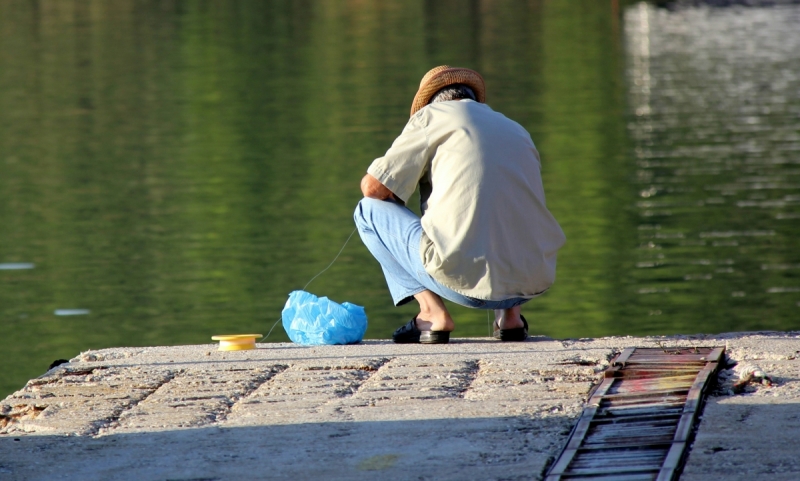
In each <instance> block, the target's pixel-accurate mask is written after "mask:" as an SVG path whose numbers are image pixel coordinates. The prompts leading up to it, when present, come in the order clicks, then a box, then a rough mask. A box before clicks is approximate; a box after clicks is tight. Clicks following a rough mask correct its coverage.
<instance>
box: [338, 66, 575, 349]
mask: <svg viewBox="0 0 800 481" xmlns="http://www.w3.org/2000/svg"><path fill="white" fill-rule="evenodd" d="M485 91H486V88H485V85H484V81H483V78H482V77H481V76H480V74H478V73H477V72H475V71H473V70H470V69H465V68H453V67H449V66H446V65H445V66H440V67H436V68H434V69H432V70H431V71H429V72H428V73H427V74H425V76H424V77H423V78H422V81H421V82H420V86H419V90H418V91H417V94H416V96H415V97H414V101H413V103H412V105H411V119H410V120H409V121H408V124H406V126H405V128H404V129H403V132H402V133H401V134H400V136H399V137H398V138H397V139H396V140H395V141H394V143H393V144H392V146H391V148H389V150H388V151H387V152H386V155H384V156H383V157H380V158H378V159H375V161H373V162H372V165H370V166H369V169H368V170H367V174H366V175H365V176H364V178H363V180H362V181H361V190H362V193H363V194H364V199H362V200H361V201H360V202H359V204H358V207H357V208H356V212H355V216H354V217H355V222H356V226H357V227H358V231H359V234H360V235H361V239H362V241H363V242H364V244H365V245H366V246H367V248H368V249H369V250H370V252H371V253H372V255H373V256H375V258H376V259H377V260H378V262H379V263H380V264H381V267H382V268H383V273H384V275H385V276H386V282H387V284H388V286H389V291H390V293H391V295H392V299H393V300H394V304H395V305H396V306H400V305H402V304H405V303H407V302H409V301H410V300H411V299H412V298H413V299H415V300H416V301H417V302H418V303H419V314H417V315H416V316H414V318H412V319H411V320H410V321H409V322H408V323H407V324H406V325H404V326H402V327H400V328H399V329H397V330H396V331H395V332H394V335H393V336H392V337H393V339H394V341H395V342H397V343H418V342H422V343H430V344H439V343H446V342H448V341H449V339H450V332H452V331H453V330H454V329H455V322H454V321H453V319H452V317H451V316H450V313H449V312H448V310H447V308H446V307H445V305H444V303H443V302H442V298H444V299H448V300H450V301H452V302H454V303H456V304H460V305H462V306H466V307H470V308H477V309H493V310H494V313H495V316H494V317H495V321H494V337H496V338H498V339H500V340H502V341H523V340H525V339H526V338H527V335H528V323H527V320H526V319H525V318H524V317H523V316H522V315H521V313H520V306H521V305H522V304H523V303H525V302H527V301H529V300H531V299H532V298H534V297H536V296H538V295H540V294H542V293H543V292H545V291H546V290H547V289H548V288H549V287H550V286H551V285H552V284H553V282H554V280H555V274H556V253H557V252H558V249H559V248H561V246H562V245H563V244H564V242H565V237H564V233H563V232H562V230H561V228H560V227H559V225H558V223H557V222H556V220H555V218H553V216H552V215H551V214H550V212H549V211H548V210H547V207H546V206H545V196H544V189H543V187H542V178H541V174H540V162H539V153H538V151H537V150H536V147H535V146H534V144H533V141H532V140H531V137H530V135H529V134H528V132H527V131H526V130H525V129H524V128H522V126H520V125H519V124H518V123H516V122H514V121H512V120H510V119H508V118H507V117H505V116H504V115H502V114H500V113H498V112H495V111H494V110H492V109H491V108H490V107H489V106H488V105H486V104H485ZM417 186H419V190H420V197H421V204H422V205H421V211H422V218H419V217H417V216H416V214H414V213H413V212H411V211H410V210H409V209H408V208H406V207H405V203H406V202H407V201H408V199H409V197H410V196H411V195H412V194H413V192H414V190H415V189H416V188H417Z"/></svg>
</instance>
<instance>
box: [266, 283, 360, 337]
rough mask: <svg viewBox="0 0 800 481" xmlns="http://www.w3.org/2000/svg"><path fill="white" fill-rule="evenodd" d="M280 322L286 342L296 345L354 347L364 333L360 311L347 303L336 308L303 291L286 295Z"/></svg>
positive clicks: (355, 306) (326, 300) (331, 303)
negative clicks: (348, 345)
mask: <svg viewBox="0 0 800 481" xmlns="http://www.w3.org/2000/svg"><path fill="white" fill-rule="evenodd" d="M281 318H282V319H283V328H284V329H285V330H286V334H288V335H289V339H291V340H292V342H296V343H297V344H305V345H310V346H315V345H319V344H355V343H357V342H361V340H362V339H364V333H365V332H367V314H366V313H365V312H364V308H363V307H361V306H357V305H355V304H350V303H349V302H345V303H343V304H337V303H335V302H333V301H331V300H330V299H328V298H327V297H317V296H315V295H314V294H311V293H310V292H306V291H294V292H292V293H291V294H289V300H288V301H286V305H285V306H284V307H283V312H282V313H281Z"/></svg>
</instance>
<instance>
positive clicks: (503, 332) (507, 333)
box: [494, 314, 528, 342]
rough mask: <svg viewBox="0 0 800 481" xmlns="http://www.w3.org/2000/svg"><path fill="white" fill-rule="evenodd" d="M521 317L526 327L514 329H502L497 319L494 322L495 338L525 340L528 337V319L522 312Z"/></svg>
mask: <svg viewBox="0 0 800 481" xmlns="http://www.w3.org/2000/svg"><path fill="white" fill-rule="evenodd" d="M519 317H520V319H522V323H523V324H524V325H525V327H515V328H514V329H500V328H499V326H498V325H497V321H495V323H494V338H495V339H500V340H501V341H516V342H519V341H524V340H525V339H527V338H528V321H526V320H525V317H523V316H522V314H520V316H519Z"/></svg>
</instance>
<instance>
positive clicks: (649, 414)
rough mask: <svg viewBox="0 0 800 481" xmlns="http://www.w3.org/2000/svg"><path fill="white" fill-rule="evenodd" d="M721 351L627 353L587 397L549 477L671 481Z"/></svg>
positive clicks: (556, 479) (639, 350)
mask: <svg viewBox="0 0 800 481" xmlns="http://www.w3.org/2000/svg"><path fill="white" fill-rule="evenodd" d="M724 352H725V349H724V348H721V347H719V348H708V347H705V348H675V349H657V348H655V349H654V348H629V349H626V350H624V351H623V352H621V353H620V354H619V356H617V358H616V359H615V360H614V361H613V362H612V364H611V367H609V368H608V369H607V370H606V372H605V376H604V378H603V382H601V383H600V385H599V386H597V389H596V390H595V391H594V393H592V394H591V395H590V397H589V401H588V402H587V405H586V408H584V410H583V414H582V415H581V417H580V419H578V423H577V424H576V425H575V428H574V429H573V430H572V434H571V435H570V438H569V441H568V442H567V445H566V447H565V448H564V450H563V451H562V452H561V455H560V456H559V457H558V459H556V461H555V463H554V464H553V466H552V467H551V468H550V471H549V472H548V473H547V477H546V478H545V479H546V480H547V481H559V480H581V481H588V480H604V481H609V480H612V479H613V480H615V481H640V480H641V481H645V480H647V481H670V480H674V479H677V478H676V476H677V474H678V473H679V471H680V467H681V465H682V463H683V461H684V457H685V454H686V447H687V446H688V445H689V441H690V437H691V435H692V428H693V426H694V423H695V421H696V420H697V414H698V412H699V408H700V406H701V405H702V401H703V396H704V394H705V390H706V386H707V385H708V382H709V380H710V379H711V378H712V375H713V374H715V373H716V371H717V369H718V367H719V363H720V361H721V360H722V357H723V355H724Z"/></svg>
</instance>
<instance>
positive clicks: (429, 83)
mask: <svg viewBox="0 0 800 481" xmlns="http://www.w3.org/2000/svg"><path fill="white" fill-rule="evenodd" d="M454 84H464V85H466V86H467V87H469V88H471V89H472V91H473V92H475V96H476V97H477V100H478V102H486V85H485V84H484V82H483V77H481V74H479V73H478V72H476V71H474V70H470V69H468V68H458V67H450V66H449V65H440V66H438V67H436V68H432V69H430V70H428V73H426V74H425V76H424V77H422V81H421V82H420V83H419V90H417V95H415V96H414V102H413V103H412V104H411V115H412V116H413V115H414V114H415V113H417V111H418V110H419V109H421V108H422V107H424V106H426V105H428V102H430V101H431V97H433V94H435V93H436V92H438V91H439V90H441V89H443V88H445V87H447V86H448V85H454Z"/></svg>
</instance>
